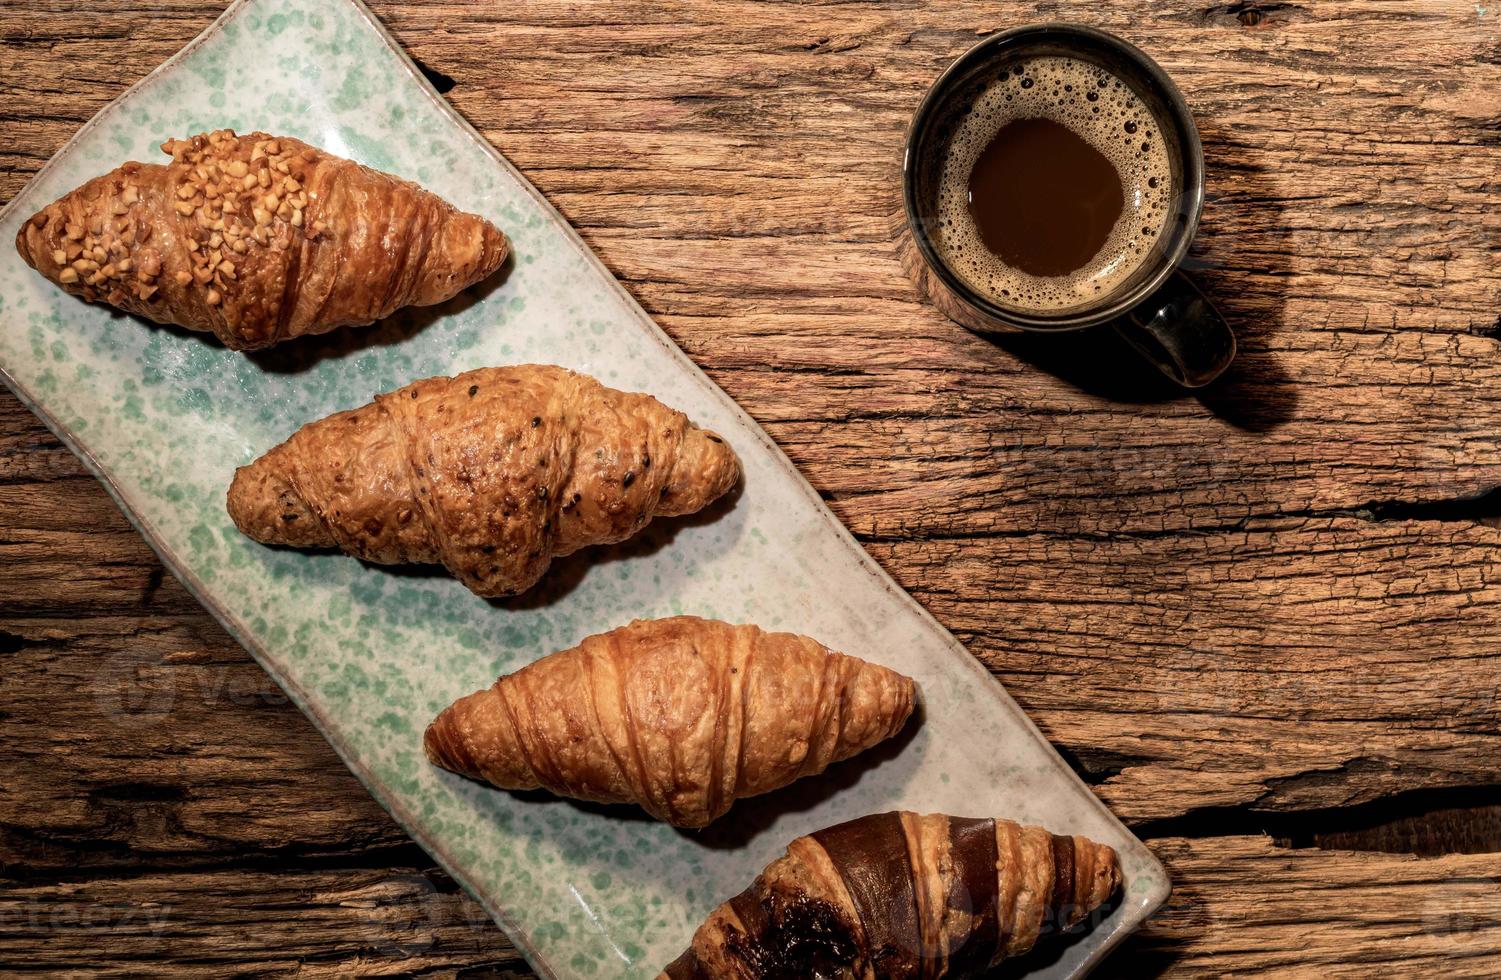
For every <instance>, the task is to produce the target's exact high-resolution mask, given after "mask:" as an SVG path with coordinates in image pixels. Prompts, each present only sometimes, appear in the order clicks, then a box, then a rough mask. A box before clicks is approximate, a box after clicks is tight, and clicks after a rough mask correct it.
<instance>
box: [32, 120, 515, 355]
mask: <svg viewBox="0 0 1501 980" xmlns="http://www.w3.org/2000/svg"><path fill="white" fill-rule="evenodd" d="M162 150H163V151H164V152H167V153H170V154H171V155H172V162H171V163H169V164H166V165H160V164H150V163H134V162H132V163H127V164H125V165H124V166H121V167H118V168H116V169H115V170H113V171H111V172H110V173H107V174H105V175H104V176H102V177H96V178H94V179H93V180H91V181H89V182H88V183H86V184H83V185H82V186H81V187H78V188H77V189H75V190H73V191H71V192H70V193H68V194H66V195H64V196H63V197H62V198H59V199H58V200H56V201H54V202H52V203H51V204H49V205H47V206H46V207H45V208H43V209H42V210H41V211H39V212H37V213H36V214H35V215H33V216H32V217H31V218H30V219H29V220H28V221H26V223H25V224H23V225H22V226H21V230H20V232H19V233H18V234H17V235H16V249H17V250H18V251H19V252H20V253H21V257H22V258H24V259H25V260H26V262H27V263H28V264H29V265H31V266H32V267H33V268H34V269H36V270H37V271H38V272H40V273H41V274H42V275H44V276H46V277H47V278H48V279H51V280H52V281H53V282H55V283H57V284H58V285H60V286H62V287H63V288H64V289H66V290H67V291H68V292H70V293H73V294H74V295H77V296H82V297H83V298H84V299H86V300H88V301H90V302H95V301H103V302H106V303H109V304H110V305H111V306H115V307H117V308H119V309H122V310H125V311H126V312H128V313H135V314H138V315H140V316H143V317H146V318H148V319H150V320H155V321H156V322H158V323H175V324H177V325H179V326H183V327H187V328H189V329H192V330H204V331H211V332H212V333H214V334H215V335H216V336H217V337H218V338H219V339H220V340H221V341H223V342H224V344H225V346H227V347H231V348H233V349H235V350H255V349H258V348H262V347H270V346H271V345H272V344H275V343H278V342H280V341H283V340H287V339H289V338H292V337H300V336H302V335H304V334H316V333H323V332H325V331H328V330H332V329H334V328H335V327H340V326H344V325H348V324H366V323H371V322H373V321H375V320H379V319H381V318H382V317H386V316H389V315H390V314H391V313H393V312H395V311H396V310H397V309H400V308H401V307H403V306H414V305H415V306H428V305H431V304H433V303H440V302H442V301H444V300H446V299H449V298H450V297H452V296H454V295H455V294H457V293H458V292H459V291H460V290H462V289H464V288H466V287H468V286H470V285H471V284H473V283H476V282H478V281H480V280H481V279H484V278H485V277H486V276H488V275H490V274H491V273H492V272H494V271H495V270H496V269H497V268H499V267H500V265H501V263H502V262H504V261H505V257H506V253H507V251H508V248H509V246H508V244H507V242H506V237H505V235H503V234H501V232H500V231H499V230H498V229H497V228H496V227H495V226H494V225H492V224H490V222H488V221H486V220H485V219H483V218H480V217H478V216H476V215H472V214H465V213H464V212H461V211H458V210H456V209H454V207H453V206H452V205H450V204H449V203H448V202H446V201H444V200H443V199H442V198H440V197H438V196H437V195H436V194H432V193H430V192H428V191H425V190H423V189H422V188H420V187H418V186H417V185H416V184H412V183H409V182H407V181H404V180H400V179H398V178H396V177H392V176H389V175H387V174H383V173H380V172H378V171H375V170H371V169H369V168H368V167H363V166H360V165H359V164H357V163H354V162H353V161H351V160H345V159H343V158H341V157H336V156H333V155H332V154H329V153H325V152H323V151H322V150H319V149H317V148H315V147H312V146H308V145H307V144H306V143H301V142H299V141H297V140H294V139H291V138H288V137H274V136H268V135H267V134H265V133H251V134H249V135H247V136H236V135H235V134H234V132H233V131H231V130H227V129H225V130H219V131H217V132H213V133H207V134H203V135H199V136H194V137H191V138H190V139H186V140H168V141H167V142H166V143H164V144H162Z"/></svg>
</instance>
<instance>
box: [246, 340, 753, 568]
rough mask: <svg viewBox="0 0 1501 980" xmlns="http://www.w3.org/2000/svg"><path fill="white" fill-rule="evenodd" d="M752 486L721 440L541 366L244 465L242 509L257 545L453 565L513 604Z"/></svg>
mask: <svg viewBox="0 0 1501 980" xmlns="http://www.w3.org/2000/svg"><path fill="white" fill-rule="evenodd" d="M739 477H740V461H739V460H738V459H737V458H736V457H735V454H734V452H733V451H731V449H730V447H729V446H727V445H726V444H725V442H724V440H723V439H721V438H720V437H719V436H717V435H715V434H714V433H712V432H708V431H705V430H703V429H700V428H699V427H698V426H696V425H694V424H693V423H692V422H690V421H689V420H688V417H687V416H685V415H683V413H681V412H678V411H674V410H673V409H671V408H668V407H667V406H665V405H663V404H662V403H661V402H659V401H657V400H656V399H655V398H652V397H651V396H649V395H641V394H632V393H627V392H622V391H615V390H614V389H611V388H606V387H605V386H604V385H601V384H600V383H599V382H598V381H595V380H594V379H593V378H591V377H588V376H587V375H582V374H575V373H574V372H572V371H568V370H566V369H564V368H560V367H553V366H551V365H538V364H528V365H521V366H519V367H503V368H480V369H479V370H476V371H469V372H467V373H465V374H461V375H459V376H458V377H455V378H428V379H427V380H425V381H417V382H414V383H412V384H409V385H407V386H406V387H405V388H401V389H399V390H397V391H393V392H391V393H389V394H385V395H380V396H378V397H377V398H376V399H375V401H374V402H372V403H370V404H369V405H366V406H364V407H363V408H358V409H355V410H354V411H350V412H340V413H338V414H337V415H330V416H329V417H328V418H325V419H321V420H319V421H317V422H312V423H309V424H308V425H304V426H303V427H302V428H301V429H299V430H298V431H297V432H295V433H293V434H292V437H291V438H290V439H288V440H287V441H286V442H284V443H282V444H281V445H279V446H277V447H276V448H275V449H272V450H271V451H270V452H268V453H266V454H265V455H264V456H262V457H261V458H260V459H257V460H256V461H255V462H254V463H251V464H250V465H249V466H242V467H240V469H239V470H238V471H237V472H236V473H235V477H234V483H233V484H232V485H231V486H230V488H229V500H228V504H229V514H230V516H231V517H232V518H234V522H235V524H236V525H238V526H239V528H240V530H241V531H243V532H244V533H245V534H247V535H249V536H250V537H252V538H254V539H256V540H257V541H262V542H265V543H266V544H283V545H293V546H297V547H304V548H327V547H338V548H342V549H343V550H344V551H346V552H348V553H349V554H351V555H355V556H357V557H359V558H363V559H364V560H366V561H371V562H377V563H380V564H388V565H389V564H398V563H406V562H420V563H442V564H443V565H445V566H447V568H448V570H449V571H450V572H452V573H453V574H454V576H456V577H457V578H458V579H459V580H460V581H461V582H463V583H464V584H465V585H466V586H468V587H469V588H470V589H472V590H473V591H474V592H475V593H477V594H479V595H482V596H501V595H514V594H515V593H517V592H521V591H523V590H525V589H527V588H530V587H531V586H532V585H533V584H535V583H536V581H537V580H538V579H539V578H541V577H542V574H543V572H545V571H546V570H547V566H548V564H549V563H550V562H551V561H552V558H553V556H555V555H567V554H570V553H572V552H574V551H577V550H578V549H579V548H582V547H585V546H586V545H594V544H607V543H610V542H615V541H621V540H624V539H625V538H627V537H629V536H630V535H632V534H634V533H635V532H637V531H639V530H640V529H641V528H642V527H643V526H645V525H646V523H647V521H649V520H651V519H652V518H653V517H658V516H669V517H670V516H673V515H677V514H691V513H693V512H694V511H697V510H699V509H701V508H702V507H704V506H705V505H706V504H708V503H709V502H710V501H712V500H714V499H716V498H717V497H719V496H720V495H722V494H723V493H725V492H726V491H727V490H729V489H730V488H731V487H732V486H734V484H735V483H736V481H737V480H738V479H739Z"/></svg>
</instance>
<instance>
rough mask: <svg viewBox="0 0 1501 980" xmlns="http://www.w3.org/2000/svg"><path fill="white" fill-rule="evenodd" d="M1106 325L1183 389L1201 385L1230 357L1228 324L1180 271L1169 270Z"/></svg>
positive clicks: (1231, 336)
mask: <svg viewBox="0 0 1501 980" xmlns="http://www.w3.org/2000/svg"><path fill="white" fill-rule="evenodd" d="M1111 325H1112V326H1113V327H1115V330H1116V332H1117V333H1119V334H1120V335H1121V336H1122V337H1124V338H1125V340H1126V342H1127V343H1129V344H1130V345H1131V346H1132V347H1135V348H1136V349H1137V351H1139V352H1140V353H1141V355H1142V356H1143V357H1145V358H1146V359H1147V360H1148V361H1151V362H1152V363H1153V364H1154V365H1156V367H1157V369H1158V370H1160V371H1161V372H1162V373H1163V374H1165V375H1167V376H1168V377H1169V378H1172V379H1173V380H1174V381H1176V382H1178V384H1180V385H1182V386H1183V387H1185V388H1202V387H1203V386H1204V385H1207V384H1208V383H1209V382H1211V381H1213V380H1214V379H1215V378H1217V377H1219V376H1220V374H1221V372H1223V371H1224V370H1225V368H1227V367H1229V366H1230V362H1231V361H1232V360H1233V359H1234V358H1235V334H1234V333H1232V332H1231V330H1230V325H1229V324H1228V323H1226V322H1225V318H1224V317H1222V316H1220V314H1219V311H1218V310H1216V309H1215V308H1214V304H1213V303H1211V302H1209V300H1208V299H1207V298H1206V297H1205V296H1204V294H1203V293H1202V292H1200V291H1199V287H1198V286H1196V285H1194V282H1193V280H1192V279H1190V278H1188V277H1187V276H1186V275H1184V274H1183V273H1182V272H1178V271H1174V272H1173V274H1172V275H1171V276H1169V277H1168V279H1167V281H1166V282H1164V283H1163V284H1162V285H1161V286H1158V287H1157V291H1156V292H1154V293H1152V295H1150V296H1148V297H1147V298H1146V299H1144V300H1142V301H1141V302H1140V303H1138V304H1137V305H1136V307H1135V308H1133V309H1132V310H1131V311H1130V312H1129V313H1127V314H1126V315H1125V316H1123V317H1121V318H1119V319H1117V320H1116V321H1114V322H1113V323H1112V324H1111Z"/></svg>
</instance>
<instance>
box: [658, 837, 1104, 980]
mask: <svg viewBox="0 0 1501 980" xmlns="http://www.w3.org/2000/svg"><path fill="white" fill-rule="evenodd" d="M1119 884H1120V871H1119V869H1118V867H1117V864H1116V857H1115V851H1113V850H1112V849H1110V848H1109V847H1106V846H1105V845H1104V844H1096V843H1095V842H1093V841H1090V840H1086V839H1084V838H1083V837H1058V836H1055V835H1053V834H1050V833H1048V832H1047V831H1046V830H1043V829H1042V828H1040V827H1020V826H1018V825H1016V824H1014V823H1012V822H1011V821H1009V820H995V819H989V818H986V819H966V818H962V817H948V816H943V815H942V814H936V815H932V816H922V815H919V814H916V813H907V812H899V813H880V814H875V815H872V816H868V817H861V818H859V819H858V820H851V821H849V822H848V823H842V824H839V825H837V826H834V827H829V828H827V829H825V830H820V831H818V832H817V833H813V834H809V835H808V836H806V837H799V838H798V839H797V840H795V841H793V842H792V843H791V844H789V845H788V846H787V854H786V856H784V857H781V858H778V859H777V860H776V861H773V862H772V863H771V864H770V865H768V866H767V867H766V870H764V871H762V872H761V875H760V876H759V877H758V878H757V879H756V880H755V882H754V883H753V884H752V885H751V886H750V887H749V888H747V889H746V890H745V891H743V892H741V893H740V894H739V895H736V896H735V897H734V898H732V899H730V900H729V901H727V902H725V903H724V904H723V905H721V906H719V907H718V908H716V909H715V910H714V911H713V912H712V913H710V915H709V918H708V919H707V920H706V921H705V922H704V924H703V925H701V926H699V929H698V932H697V933H695V934H694V936H693V943H692V945H691V946H689V948H688V950H687V951H686V952H685V953H683V955H682V956H679V957H678V958H677V959H676V960H674V961H673V962H672V964H671V965H670V966H668V967H667V969H666V970H665V971H663V973H662V974H661V977H663V978H666V980H721V978H724V980H749V978H763V977H789V978H790V977H830V978H832V977H870V978H881V980H938V978H943V977H953V978H957V977H973V976H978V975H980V974H982V973H984V972H985V970H986V969H988V968H989V967H990V966H993V965H994V964H996V963H999V962H1001V961H1002V960H1004V959H1009V958H1011V957H1013V956H1019V955H1021V954H1022V953H1025V952H1026V951H1027V950H1029V949H1031V948H1032V945H1033V944H1034V943H1035V942H1037V939H1038V937H1039V936H1040V935H1042V934H1044V933H1056V932H1059V931H1062V930H1065V929H1069V928H1072V927H1073V926H1075V925H1077V924H1078V923H1079V922H1081V921H1082V920H1083V919H1084V918H1085V917H1086V916H1088V915H1089V914H1090V913H1091V912H1092V911H1094V910H1095V909H1096V908H1098V907H1099V906H1100V905H1101V904H1102V903H1104V902H1105V900H1106V899H1108V898H1109V897H1110V896H1111V895H1112V894H1113V893H1114V892H1115V890H1116V888H1117V887H1118V886H1119Z"/></svg>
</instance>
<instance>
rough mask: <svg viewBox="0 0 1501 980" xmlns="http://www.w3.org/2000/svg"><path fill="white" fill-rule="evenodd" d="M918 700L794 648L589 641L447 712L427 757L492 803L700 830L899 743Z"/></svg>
mask: <svg viewBox="0 0 1501 980" xmlns="http://www.w3.org/2000/svg"><path fill="white" fill-rule="evenodd" d="M913 696H914V686H913V683H912V681H911V680H910V679H909V678H906V677H903V676H902V675H901V674H898V673H896V672H895V671H891V670H887V669H886V668H885V667H878V666H876V665H875V664H869V663H866V662H865V661H863V660H859V659H857V658H855V657H849V656H845V655H843V654H839V653H835V652H833V651H831V650H829V649H828V648H826V647H824V646H823V645H821V644H819V643H818V642H816V641H814V640H810V639H808V638H807V637H806V636H796V635H794V634H792V633H766V632H763V631H762V630H760V629H759V628H757V627H755V626H732V625H730V624H728V623H719V622H714V621H711V620H706V619H697V618H695V617H692V616H678V617H674V618H671V619H658V620H638V621H636V622H634V623H631V624H630V625H629V626H622V627H621V628H619V629H616V630H611V631H610V632H608V633H602V634H599V635H598V636H591V637H589V638H588V639H586V640H584V642H582V643H580V644H579V645H578V646H576V647H574V648H572V649H570V650H564V651H563V652H561V653H555V654H553V655H552V656H549V657H544V658H542V659H541V660H539V661H537V662H536V663H534V664H532V665H530V666H528V667H525V668H523V669H522V670H520V671H518V672H516V673H514V674H510V675H507V676H505V677H502V678H501V679H500V680H498V681H496V682H495V685H494V686H493V687H490V688H488V689H486V690H483V691H480V692H478V693H476V694H471V695H469V696H468V697H465V698H462V699H460V700H459V701H456V702H455V703H454V704H452V705H450V706H449V707H448V708H446V709H444V711H443V713H442V714H440V715H439V716H438V718H437V720H436V721H434V722H433V723H432V724H431V725H430V726H428V729H427V735H426V737H425V738H424V740H423V741H424V743H425V747H426V749H427V756H428V758H429V759H431V760H432V761H433V762H434V763H435V764H437V765H440V766H442V767H443V768H445V769H450V770H452V771H454V772H457V773H462V774H463V775H466V776H470V777H473V778H475V779H482V780H486V781H488V782H490V783H493V784H494V785H496V786H500V787H502V788H504V789H537V788H539V787H541V788H545V789H547V790H549V791H551V792H553V793H558V794H560V795H563V796H572V797H576V798H578V799H583V800H594V801H597V802H602V803H635V804H637V805H639V806H640V807H641V808H642V809H644V810H646V812H647V813H649V814H651V815H652V816H653V817H656V818H657V819H658V820H662V821H665V822H667V823H670V824H673V825H675V826H678V827H702V826H705V825H706V824H708V823H709V822H710V821H712V820H714V819H716V818H717V817H720V816H722V815H723V814H724V813H725V811H727V810H729V808H730V806H731V804H733V803H734V802H735V800H736V799H739V798H742V797H746V796H755V795H757V794H759V793H766V792H769V791H771V790H774V789H777V788H779V787H782V786H786V785H787V784H788V783H791V782H792V781H793V780H796V779H799V778H801V777H803V776H809V775H813V774H815V773H819V772H822V771H823V770H824V769H825V768H827V767H828V766H829V765H830V764H831V763H834V762H838V761H840V760H841V759H847V758H849V757H850V756H853V755H856V754H857V753H860V752H863V751H864V750H865V749H868V748H870V747H871V746H872V745H875V744H876V743H878V742H880V741H882V740H883V739H886V738H890V737H891V736H892V735H894V734H896V733H897V732H898V731H900V730H901V728H902V726H903V725H904V724H905V723H906V721H907V718H908V716H909V715H911V713H912V702H913Z"/></svg>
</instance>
